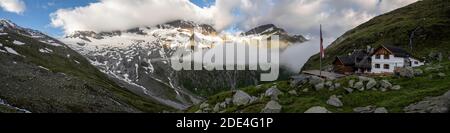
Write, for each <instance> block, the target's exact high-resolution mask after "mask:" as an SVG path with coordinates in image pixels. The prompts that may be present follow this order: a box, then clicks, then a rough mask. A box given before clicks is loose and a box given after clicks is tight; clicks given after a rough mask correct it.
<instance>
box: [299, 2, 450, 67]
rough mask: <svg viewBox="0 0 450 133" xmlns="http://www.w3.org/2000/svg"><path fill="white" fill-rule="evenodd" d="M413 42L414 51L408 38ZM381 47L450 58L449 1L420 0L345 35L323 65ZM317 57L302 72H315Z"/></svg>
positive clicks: (333, 44)
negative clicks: (437, 54)
mask: <svg viewBox="0 0 450 133" xmlns="http://www.w3.org/2000/svg"><path fill="white" fill-rule="evenodd" d="M416 29H418V30H417V31H416V32H415V35H414V38H413V40H414V41H413V42H414V43H413V46H414V47H413V50H412V51H411V50H410V49H409V38H410V35H411V33H412V32H413V31H414V30H416ZM383 44H388V45H396V46H399V47H403V48H405V49H406V50H408V51H409V52H410V53H412V54H413V55H414V56H416V57H419V58H423V57H426V56H427V55H428V54H429V53H431V52H442V53H443V54H444V57H447V56H448V55H450V53H449V52H450V1H448V0H423V1H419V2H417V3H414V4H411V5H408V6H406V7H403V8H400V9H397V10H394V11H392V12H389V13H386V14H384V15H381V16H378V17H375V18H373V19H372V20H370V21H368V22H366V23H364V24H362V25H360V26H358V27H356V28H354V29H352V30H350V31H348V32H346V33H345V34H344V35H342V36H341V37H340V38H338V39H337V40H336V41H335V42H333V43H332V44H331V45H330V46H329V47H328V48H327V49H326V58H325V60H324V62H323V64H331V63H332V61H333V60H334V58H335V57H336V56H338V55H347V54H348V53H350V52H351V51H353V49H365V48H366V47H367V46H372V47H375V48H376V47H378V46H380V45H383ZM318 68H319V55H318V54H317V55H314V56H313V57H311V58H310V59H309V61H308V62H307V63H306V64H305V66H304V67H303V70H308V69H318Z"/></svg>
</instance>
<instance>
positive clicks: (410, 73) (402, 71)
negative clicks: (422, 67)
mask: <svg viewBox="0 0 450 133" xmlns="http://www.w3.org/2000/svg"><path fill="white" fill-rule="evenodd" d="M398 75H399V76H400V77H405V78H414V75H415V73H414V69H413V68H412V67H404V68H399V69H398Z"/></svg>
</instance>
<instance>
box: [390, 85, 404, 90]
mask: <svg viewBox="0 0 450 133" xmlns="http://www.w3.org/2000/svg"><path fill="white" fill-rule="evenodd" d="M401 88H402V87H401V86H400V85H394V86H392V88H391V89H392V90H400V89H401Z"/></svg>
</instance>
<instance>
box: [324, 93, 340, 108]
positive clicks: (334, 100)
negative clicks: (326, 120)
mask: <svg viewBox="0 0 450 133" xmlns="http://www.w3.org/2000/svg"><path fill="white" fill-rule="evenodd" d="M327 104H328V105H332V106H335V107H342V106H344V104H343V103H342V101H341V100H340V99H339V97H338V96H336V95H332V96H331V97H330V98H329V99H328V101H327Z"/></svg>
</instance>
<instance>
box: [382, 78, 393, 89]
mask: <svg viewBox="0 0 450 133" xmlns="http://www.w3.org/2000/svg"><path fill="white" fill-rule="evenodd" d="M380 85H381V87H382V88H385V89H389V88H391V87H392V84H391V83H390V82H389V81H388V80H381V81H380Z"/></svg>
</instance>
